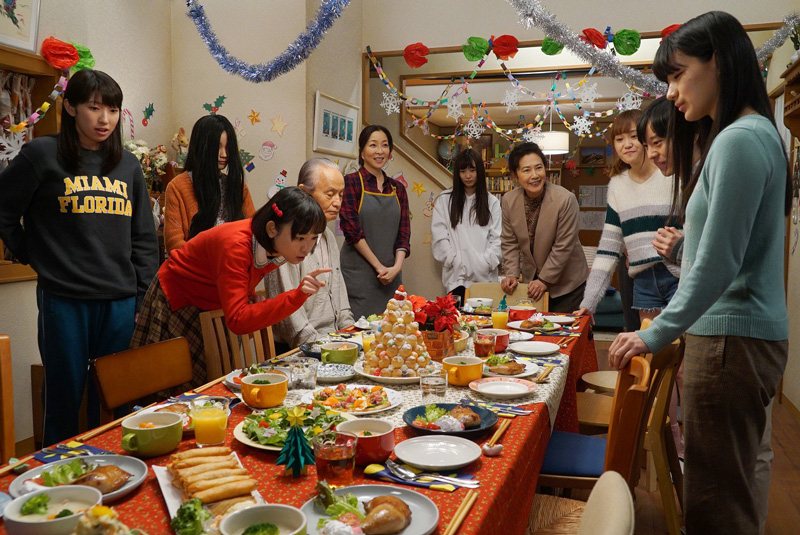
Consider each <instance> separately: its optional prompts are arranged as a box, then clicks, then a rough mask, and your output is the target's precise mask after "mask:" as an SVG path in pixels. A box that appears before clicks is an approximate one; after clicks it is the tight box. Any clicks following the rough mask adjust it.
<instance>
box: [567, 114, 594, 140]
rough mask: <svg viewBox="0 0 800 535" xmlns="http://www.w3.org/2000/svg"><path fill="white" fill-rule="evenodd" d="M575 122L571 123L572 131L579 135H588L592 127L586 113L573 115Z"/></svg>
mask: <svg viewBox="0 0 800 535" xmlns="http://www.w3.org/2000/svg"><path fill="white" fill-rule="evenodd" d="M573 118H574V119H575V122H574V123H572V131H573V132H574V133H575V134H576V135H579V136H588V135H589V133H590V132H591V128H592V120H591V119H589V116H588V115H574V116H573Z"/></svg>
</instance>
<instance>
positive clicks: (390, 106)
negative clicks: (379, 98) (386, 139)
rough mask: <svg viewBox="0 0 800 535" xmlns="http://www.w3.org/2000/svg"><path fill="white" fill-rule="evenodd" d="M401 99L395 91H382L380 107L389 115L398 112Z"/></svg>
mask: <svg viewBox="0 0 800 535" xmlns="http://www.w3.org/2000/svg"><path fill="white" fill-rule="evenodd" d="M402 101H403V99H401V98H400V97H398V96H397V93H387V92H385V91H384V93H383V102H381V108H383V109H384V110H386V115H391V114H393V113H400V103H401V102H402Z"/></svg>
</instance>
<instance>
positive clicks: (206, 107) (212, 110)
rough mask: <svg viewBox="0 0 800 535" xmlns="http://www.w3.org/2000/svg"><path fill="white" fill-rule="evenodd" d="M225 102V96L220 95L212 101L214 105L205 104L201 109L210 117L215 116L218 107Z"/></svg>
mask: <svg viewBox="0 0 800 535" xmlns="http://www.w3.org/2000/svg"><path fill="white" fill-rule="evenodd" d="M224 102H225V95H220V96H218V97H217V98H216V100H214V104H209V103H207V102H206V103H205V104H203V109H204V110H206V111H207V112H208V113H209V114H211V115H216V114H217V111H218V110H219V108H220V106H222V104H223V103H224Z"/></svg>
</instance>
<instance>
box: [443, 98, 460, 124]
mask: <svg viewBox="0 0 800 535" xmlns="http://www.w3.org/2000/svg"><path fill="white" fill-rule="evenodd" d="M463 105H464V103H463V102H461V101H460V100H458V99H457V98H451V99H450V100H449V101H448V102H447V116H448V117H449V118H451V119H455V120H456V121H458V120H459V119H460V118H461V116H462V115H464V110H462V109H461V107H462V106H463Z"/></svg>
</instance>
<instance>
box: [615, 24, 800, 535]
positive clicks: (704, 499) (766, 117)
mask: <svg viewBox="0 0 800 535" xmlns="http://www.w3.org/2000/svg"><path fill="white" fill-rule="evenodd" d="M653 70H654V72H655V73H656V75H657V76H658V77H659V79H661V80H663V81H666V82H667V83H668V84H669V90H668V91H667V98H668V99H670V100H672V101H674V103H675V108H676V110H677V112H678V113H676V114H674V115H675V116H674V117H673V126H675V123H676V122H680V121H681V120H686V121H690V122H694V121H703V122H702V123H701V124H702V125H703V126H704V127H706V128H707V133H708V136H707V141H706V143H705V145H704V146H703V149H702V157H701V160H700V163H699V165H698V166H697V170H696V171H695V172H694V174H692V175H691V176H688V175H687V173H686V172H681V170H685V169H691V161H690V160H688V161H687V158H691V153H690V151H678V152H676V154H675V157H676V160H675V167H676V169H677V170H678V173H677V174H676V180H681V178H683V177H687V176H688V182H687V183H686V188H685V190H684V192H683V198H684V201H683V205H682V206H683V208H682V210H681V215H685V220H686V221H685V225H684V230H685V241H684V250H683V264H682V276H681V283H680V286H679V288H678V291H677V293H676V294H675V296H674V297H673V299H672V301H671V302H670V304H669V305H668V306H667V307H666V308H665V309H664V311H663V312H662V313H661V315H660V316H659V317H658V318H656V319H655V321H654V322H653V325H652V327H651V328H650V329H648V330H646V331H637V332H635V333H623V334H621V335H619V336H618V337H617V339H616V340H615V341H614V343H613V344H612V345H611V347H610V349H609V364H610V365H612V366H613V367H615V368H622V367H623V366H624V365H625V364H626V363H627V362H628V361H629V360H630V359H631V358H632V357H633V356H634V355H637V354H640V353H645V352H649V351H652V352H655V351H658V350H660V349H662V348H663V347H665V346H666V345H667V344H669V343H670V342H671V341H672V340H674V339H676V338H678V337H679V336H681V335H682V334H683V333H684V332H686V333H688V334H687V337H686V353H685V373H684V389H685V400H684V401H685V415H684V433H685V459H686V464H685V481H684V518H685V522H686V529H687V533H689V534H690V535H692V534H695V533H703V534H713V533H737V534H745V533H759V531H760V530H761V529H762V528H763V524H764V522H765V520H766V493H767V491H768V488H769V485H768V484H766V485H764V484H763V483H762V484H757V483H756V479H757V469H756V466H757V462H758V461H757V459H758V457H759V453H760V452H761V451H763V449H764V444H762V437H765V433H764V431H765V429H766V428H767V423H768V407H769V406H770V403H771V400H772V398H773V397H774V395H775V392H776V389H777V385H778V381H779V380H780V377H781V375H782V374H783V370H784V368H785V366H786V360H787V357H788V341H787V338H788V336H789V328H788V314H787V311H786V304H785V292H784V286H783V280H784V278H783V275H784V273H783V265H784V228H785V221H784V217H785V216H786V215H788V212H789V207H790V202H791V183H790V175H789V169H788V165H787V161H786V156H785V151H784V148H783V143H782V141H781V139H780V136H779V135H778V131H777V129H776V127H775V122H774V118H773V115H772V110H771V107H770V103H769V99H768V97H767V93H766V90H765V87H764V82H763V79H762V76H761V72H760V69H759V66H758V62H757V60H756V55H755V51H754V49H753V45H752V43H751V42H750V40H749V38H748V37H747V34H746V33H745V31H744V29H743V28H742V26H741V24H740V23H739V22H738V21H737V20H736V19H735V18H734V17H732V16H731V15H728V14H727V13H722V12H710V13H706V14H704V15H701V16H699V17H696V18H694V19H692V20H690V21H689V22H687V23H686V24H684V25H683V26H681V28H680V29H678V30H677V31H676V32H674V33H673V34H671V35H670V36H668V37H667V38H666V39H665V40H664V42H663V43H662V44H661V47H660V48H659V50H658V52H657V54H656V58H655V61H654V63H653ZM709 119H710V120H709ZM673 131H674V132H675V136H676V137H675V140H674V141H675V142H674V143H673V146H675V147H676V148H677V147H681V146H684V147H685V146H687V145H690V144H689V143H686V140H683V139H680V136H681V130H680V129H679V128H673ZM767 438H768V437H765V441H766V439H767ZM766 445H767V446H768V442H766ZM764 464H766V466H768V461H767V462H766V463H764ZM767 481H768V477H767Z"/></svg>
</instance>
